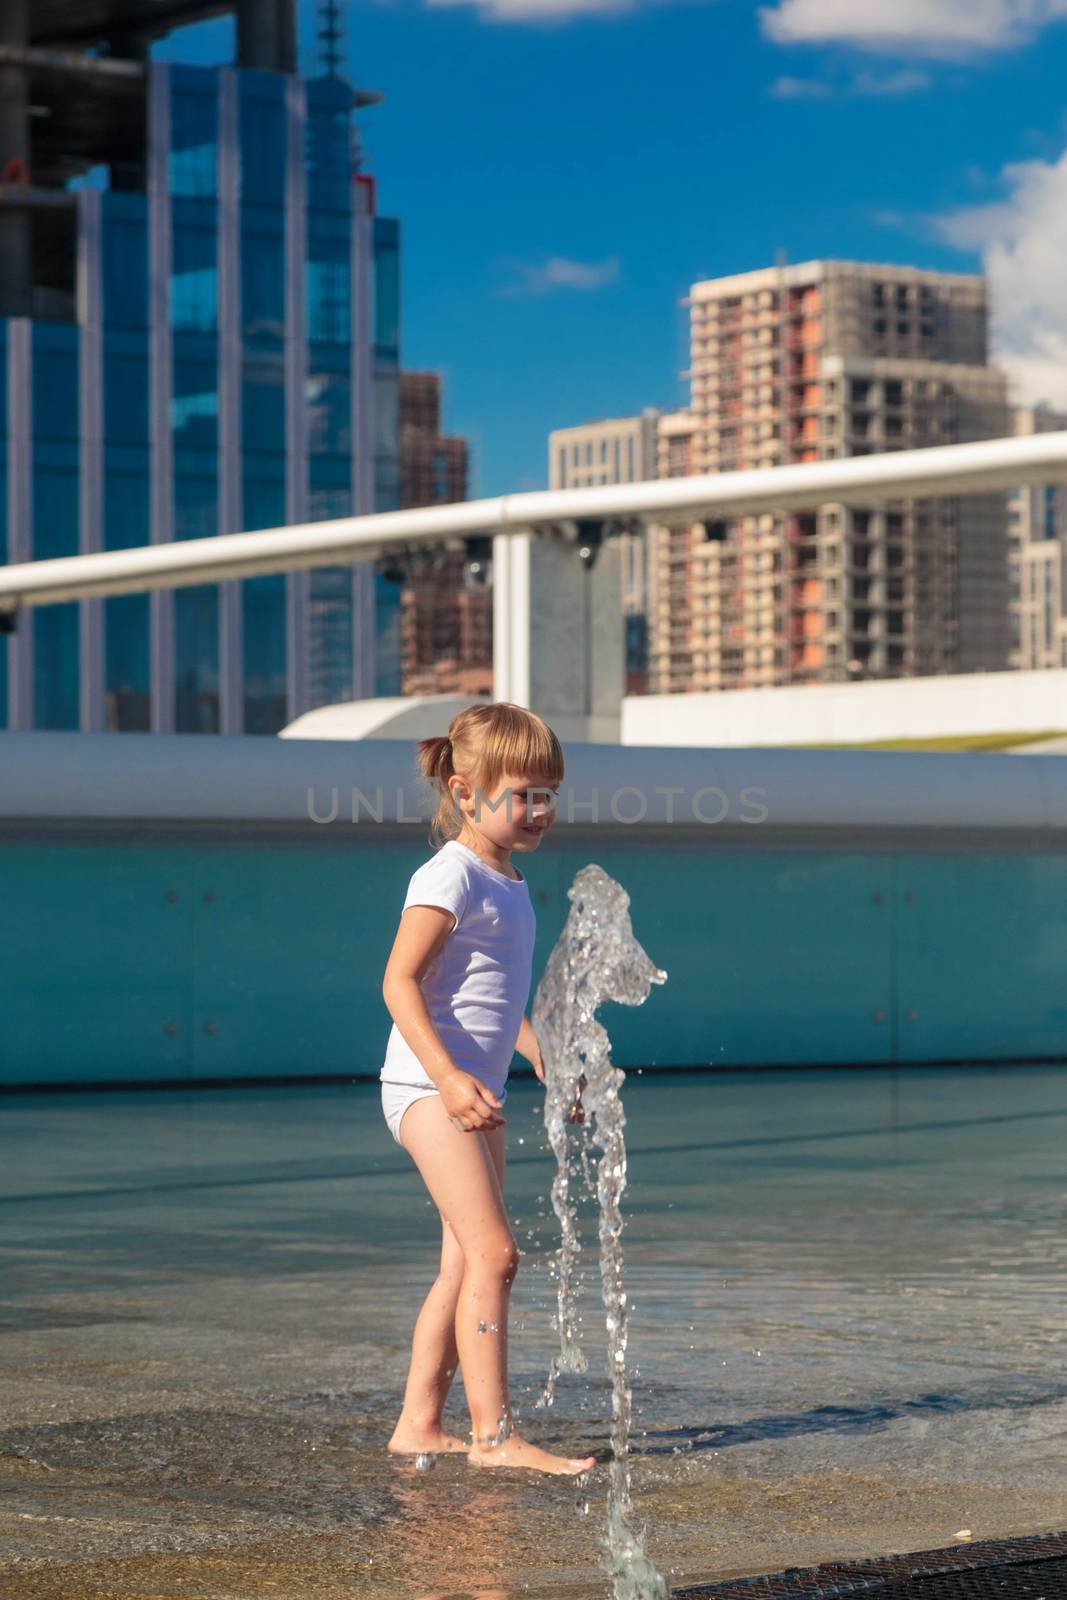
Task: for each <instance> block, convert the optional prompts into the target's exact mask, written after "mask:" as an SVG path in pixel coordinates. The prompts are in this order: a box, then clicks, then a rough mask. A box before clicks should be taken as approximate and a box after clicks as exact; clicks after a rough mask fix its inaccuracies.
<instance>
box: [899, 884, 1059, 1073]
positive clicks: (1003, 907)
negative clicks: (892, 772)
mask: <svg viewBox="0 0 1067 1600" xmlns="http://www.w3.org/2000/svg"><path fill="white" fill-rule="evenodd" d="M893 867H894V873H895V900H896V917H897V923H898V928H899V937H898V940H897V952H898V954H897V961H898V982H897V1016H898V1023H897V1033H898V1039H899V1057H900V1059H901V1060H902V1061H938V1060H946V1061H955V1060H975V1061H980V1060H990V1059H1001V1060H1016V1059H1019V1058H1021V1057H1023V1056H1030V1057H1031V1058H1035V1057H1040V1056H1045V1057H1056V1056H1060V1055H1063V1056H1067V915H1065V907H1067V856H1061V855H1025V854H1019V855H1012V856H992V855H990V856H987V855H967V854H963V853H959V854H954V855H944V856H902V857H900V858H899V859H897V860H895V861H894V863H893Z"/></svg>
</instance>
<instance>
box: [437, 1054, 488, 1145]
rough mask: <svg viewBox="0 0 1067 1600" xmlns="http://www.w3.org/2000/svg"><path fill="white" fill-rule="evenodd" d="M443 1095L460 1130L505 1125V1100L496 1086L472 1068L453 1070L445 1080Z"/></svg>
mask: <svg viewBox="0 0 1067 1600" xmlns="http://www.w3.org/2000/svg"><path fill="white" fill-rule="evenodd" d="M441 1099H442V1100H443V1101H444V1103H445V1110H446V1111H447V1112H448V1115H449V1117H450V1118H451V1121H452V1126H453V1127H454V1128H457V1129H458V1130H459V1132H460V1133H478V1132H480V1131H481V1130H483V1129H485V1130H489V1129H491V1128H502V1127H503V1126H504V1118H503V1117H502V1116H500V1114H499V1113H500V1109H501V1102H500V1101H499V1100H498V1099H497V1097H496V1095H495V1094H494V1093H493V1091H492V1089H487V1088H486V1086H485V1084H484V1083H481V1082H480V1081H479V1080H478V1079H477V1078H476V1077H474V1075H473V1074H472V1073H470V1072H461V1071H460V1070H459V1069H458V1068H457V1070H456V1071H455V1072H453V1073H451V1074H450V1075H449V1076H448V1077H447V1078H446V1079H445V1081H444V1083H442V1084H441Z"/></svg>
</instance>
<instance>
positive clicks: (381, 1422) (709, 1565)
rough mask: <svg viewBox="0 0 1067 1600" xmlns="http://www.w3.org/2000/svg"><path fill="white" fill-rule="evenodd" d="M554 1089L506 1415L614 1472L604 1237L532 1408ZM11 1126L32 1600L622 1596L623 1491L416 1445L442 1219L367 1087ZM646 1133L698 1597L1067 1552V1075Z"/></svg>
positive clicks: (674, 1505) (1, 1440)
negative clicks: (603, 1542) (612, 1519)
mask: <svg viewBox="0 0 1067 1600" xmlns="http://www.w3.org/2000/svg"><path fill="white" fill-rule="evenodd" d="M540 1093H541V1091H540V1090H539V1089H538V1088H537V1087H536V1086H535V1085H534V1084H533V1083H532V1082H525V1081H521V1080H519V1081H516V1082H514V1083H513V1086H512V1091H511V1094H510V1096H509V1101H508V1114H509V1116H508V1120H509V1174H508V1190H509V1196H510V1203H511V1208H512V1213H513V1218H514V1221H515V1224H516V1229H517V1233H518V1237H519V1240H520V1244H521V1245H522V1247H523V1249H524V1251H525V1252H526V1254H525V1257H524V1260H523V1263H522V1266H521V1268H520V1272H519V1278H518V1281H517V1283H516V1288H515V1300H514V1309H513V1337H512V1342H511V1351H512V1366H513V1374H514V1394H515V1399H516V1401H517V1404H518V1409H519V1414H520V1423H521V1425H522V1426H523V1427H524V1428H525V1430H526V1431H528V1432H529V1434H530V1435H531V1437H535V1438H537V1439H538V1440H539V1441H541V1442H544V1443H546V1444H548V1445H550V1446H551V1447H553V1448H556V1449H559V1450H563V1451H566V1453H568V1454H573V1453H577V1452H578V1451H579V1449H580V1448H581V1449H586V1448H588V1449H592V1450H594V1451H596V1452H597V1453H598V1454H600V1455H601V1456H603V1453H604V1451H605V1449H606V1446H607V1438H608V1421H609V1416H610V1399H609V1389H608V1380H607V1373H606V1368H605V1363H604V1362H603V1361H602V1359H601V1353H602V1350H603V1328H602V1323H600V1324H599V1329H600V1337H599V1339H598V1337H597V1329H598V1316H599V1317H602V1315H603V1313H602V1310H601V1309H600V1308H599V1298H598V1284H597V1281H596V1260H595V1250H594V1249H593V1248H592V1246H593V1245H594V1238H593V1234H592V1232H591V1231H590V1224H591V1220H592V1219H591V1216H590V1215H589V1214H588V1213H587V1214H586V1215H585V1221H584V1225H585V1228H586V1237H587V1239H588V1241H589V1245H590V1249H589V1250H588V1252H587V1257H588V1259H587V1265H586V1274H587V1283H586V1289H585V1293H584V1297H583V1317H584V1319H585V1320H584V1324H583V1325H584V1326H585V1327H586V1328H587V1329H588V1332H587V1334H586V1348H587V1352H588V1354H589V1356H590V1371H589V1374H588V1375H587V1376H586V1377H584V1378H573V1377H564V1378H563V1379H561V1382H560V1387H559V1392H558V1395H557V1400H556V1404H555V1406H554V1407H553V1410H552V1411H551V1412H549V1413H548V1414H547V1415H546V1414H545V1413H543V1412H537V1411H535V1410H534V1406H533V1402H534V1400H535V1398H536V1396H537V1394H538V1393H539V1392H540V1387H541V1384H542V1382H543V1380H544V1376H545V1372H546V1371H547V1363H548V1359H549V1356H550V1355H551V1352H552V1350H553V1348H554V1344H553V1336H552V1332H551V1328H550V1326H549V1317H550V1314H551V1310H552V1307H553V1303H554V1296H553V1291H552V1284H551V1281H550V1278H549V1274H548V1271H547V1260H548V1251H549V1249H550V1247H551V1246H552V1244H553V1243H554V1238H555V1235H554V1218H553V1217H552V1215H551V1208H550V1206H549V1204H548V1202H547V1186H548V1182H549V1181H550V1178H551V1171H552V1167H551V1163H550V1162H549V1160H548V1159H547V1157H546V1155H545V1154H544V1151H543V1149H542V1148H541V1135H540V1121H539V1100H538V1098H537V1097H538V1095H539V1094H540ZM0 1107H2V1117H0V1488H2V1491H3V1492H2V1495H0V1597H3V1600H7V1597H8V1596H11V1597H15V1596H18V1597H19V1600H22V1597H25V1600H38V1597H39V1600H60V1597H63V1600H68V1597H70V1600H73V1597H75V1596H77V1597H82V1596H84V1597H86V1600H90V1597H104V1596H108V1597H115V1600H118V1597H122V1600H132V1597H134V1596H137V1597H142V1596H143V1597H148V1596H151V1597H153V1600H155V1597H163V1596H167V1597H169V1596H203V1597H208V1596H210V1597H211V1600H246V1597H252V1596H261V1595H279V1596H285V1597H287V1600H334V1597H338V1600H340V1597H342V1596H343V1597H344V1600H356V1597H359V1600H364V1597H366V1600H431V1597H435V1600H436V1597H441V1600H445V1597H448V1600H455V1597H457V1596H466V1595H477V1596H479V1600H505V1597H506V1600H511V1597H513V1596H519V1595H522V1596H527V1597H532V1600H537V1597H544V1600H604V1597H605V1596H606V1595H607V1592H608V1585H607V1580H606V1578H605V1576H604V1574H603V1572H602V1571H601V1570H600V1568H599V1566H598V1561H599V1555H600V1552H599V1549H598V1545H597V1540H598V1538H599V1530H600V1527H601V1525H602V1523H603V1509H604V1495H605V1490H606V1469H605V1468H604V1467H603V1466H600V1467H598V1468H597V1469H596V1471H595V1472H594V1473H593V1474H592V1476H591V1480H590V1482H589V1484H588V1485H587V1486H586V1487H585V1488H584V1489H583V1488H580V1487H578V1486H576V1485H575V1484H574V1483H573V1482H568V1481H567V1480H560V1479H552V1480H549V1479H544V1480H541V1479H537V1478H534V1477H532V1476H526V1475H520V1474H510V1473H509V1474H504V1473H501V1474H496V1473H491V1474H490V1473H486V1472H484V1471H478V1470H476V1469H473V1468H470V1467H468V1465H467V1463H466V1461H465V1460H464V1458H463V1457H461V1456H460V1457H455V1456H453V1457H441V1458H439V1459H438V1460H437V1462H436V1464H435V1466H434V1467H433V1469H432V1470H431V1471H429V1472H416V1471H415V1470H414V1466H413V1464H412V1463H409V1462H404V1461H396V1460H394V1459H393V1458H391V1457H389V1456H388V1455H387V1453H386V1451H385V1443H386V1440H387V1439H388V1437H389V1433H390V1431H391V1428H392V1424H393V1421H394V1418H395V1413H396V1409H397V1407H398V1404H399V1396H400V1392H401V1389H402V1385H403V1378H404V1373H405V1370H406V1360H407V1341H408V1338H409V1336H410V1330H411V1325H412V1322H413V1318H414V1315H415V1312H416V1310H417V1308H418V1305H419V1303H420V1300H421V1297H422V1294H423V1293H424V1291H425V1288H426V1287H427V1286H428V1284H429V1281H430V1279H431V1278H432V1276H433V1273H434V1270H435V1266H436V1253H437V1244H438V1225H437V1219H436V1215H435V1214H434V1213H432V1211H431V1209H430V1208H429V1206H428V1205H427V1203H426V1200H425V1195H424V1193H423V1191H422V1190H421V1185H420V1183H419V1180H418V1178H417V1176H416V1175H415V1173H414V1169H413V1168H411V1167H410V1165H409V1164H408V1162H407V1158H406V1157H405V1156H404V1155H403V1153H402V1152H400V1151H399V1150H398V1149H397V1147H396V1146H395V1145H394V1144H393V1142H392V1140H391V1139H390V1138H389V1136H388V1133H387V1132H386V1130H385V1127H384V1124H383V1123H382V1121H381V1115H380V1111H379V1109H378V1099H377V1090H376V1086H375V1085H373V1084H353V1085H346V1086H343V1087H307V1088H301V1089H273V1090H265V1089H248V1090H215V1091H191V1092H184V1093H182V1092H176V1091H175V1092H147V1093H139V1094H134V1093H122V1094H117V1095H90V1094H77V1095H76V1094H70V1095H42V1096H12V1097H9V1098H5V1099H4V1100H2V1101H0ZM627 1111H628V1123H629V1126H628V1135H629V1138H628V1142H629V1147H630V1160H631V1165H630V1187H629V1189H628V1192H627V1200H628V1204H629V1218H630V1220H629V1223H628V1226H627V1230H626V1234H625V1236H624V1237H625V1242H626V1259H627V1275H628V1287H629V1291H630V1297H631V1308H632V1320H631V1339H632V1343H631V1352H630V1353H631V1360H632V1367H631V1370H632V1371H633V1372H634V1396H635V1425H636V1436H635V1440H634V1449H635V1457H634V1502H635V1507H636V1511H637V1515H638V1519H639V1521H642V1522H643V1523H644V1524H645V1526H646V1528H647V1547H648V1550H649V1554H650V1555H651V1556H652V1558H653V1559H654V1560H655V1562H656V1564H657V1566H659V1568H660V1570H661V1571H663V1572H665V1573H667V1574H668V1575H669V1577H670V1581H671V1583H672V1584H673V1585H675V1586H679V1587H680V1586H682V1585H683V1584H686V1583H697V1582H699V1581H700V1580H703V1579H708V1580H713V1579H717V1578H723V1577H728V1576H732V1575H735V1574H739V1573H745V1572H756V1571H776V1570H780V1569H781V1568H783V1567H786V1566H792V1565H806V1564H810V1563H812V1562H816V1561H821V1560H828V1559H830V1558H832V1557H848V1556H862V1555H874V1554H878V1553H881V1552H885V1551H890V1550H904V1549H919V1548H924V1547H930V1546H935V1545H941V1544H945V1543H948V1542H950V1541H951V1540H952V1538H953V1536H954V1535H955V1533H956V1531H957V1530H958V1529H960V1528H969V1529H971V1530H972V1533H973V1536H974V1538H975V1539H982V1538H988V1537H996V1536H1007V1535H1011V1534H1019V1533H1027V1532H1035V1531H1039V1530H1041V1529H1046V1528H1047V1529H1051V1528H1058V1527H1063V1526H1064V1525H1065V1524H1067V1457H1065V1454H1064V1451H1063V1438H1064V1433H1065V1430H1067V1364H1065V1362H1064V1354H1065V1351H1064V1345H1065V1319H1064V1314H1063V1303H1064V1293H1063V1286H1064V1281H1065V1268H1067V1227H1065V1223H1067V1175H1065V1171H1064V1160H1063V1155H1062V1147H1063V1142H1064V1128H1065V1127H1067V1075H1065V1074H1063V1073H1061V1071H1060V1070H1058V1069H1055V1068H1040V1069H1037V1068H1017V1069H1004V1068H1000V1069H996V1070H986V1069H976V1070H961V1069H958V1070H953V1071H944V1072H940V1071H936V1072H935V1071H927V1070H919V1071H910V1072H908V1073H905V1074H900V1075H897V1074H893V1073H891V1072H888V1071H870V1070H868V1071H865V1072H856V1073H851V1072H826V1073H814V1072H797V1073H790V1074H754V1075H751V1076H746V1075H743V1074H725V1075H717V1076H709V1077H687V1076H683V1075H673V1074H672V1075H668V1076H665V1077H660V1078H656V1077H653V1075H652V1074H650V1073H649V1074H644V1075H640V1076H639V1075H637V1074H632V1075H631V1078H630V1081H629V1083H628V1085H627ZM520 1141H521V1143H520ZM449 1418H450V1421H451V1422H452V1423H453V1424H454V1425H455V1427H456V1428H457V1429H458V1430H460V1431H462V1430H463V1428H464V1423H465V1419H464V1412H463V1405H462V1391H461V1390H459V1389H457V1391H456V1393H455V1395H454V1397H453V1400H452V1402H451V1403H450V1409H449ZM582 1502H588V1511H587V1512H585V1513H584V1514H583V1512H582V1509H581V1506H582Z"/></svg>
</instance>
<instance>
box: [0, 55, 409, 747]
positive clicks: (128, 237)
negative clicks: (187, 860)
mask: <svg viewBox="0 0 1067 1600" xmlns="http://www.w3.org/2000/svg"><path fill="white" fill-rule="evenodd" d="M351 107H352V90H351V87H350V86H348V85H346V84H344V83H343V82H342V81H341V80H339V79H335V78H323V79H317V80H308V81H305V80H300V79H296V78H292V77H289V76H288V75H286V74H282V73H273V72H259V71H250V70H240V71H238V70H234V69H230V68H222V69H218V68H199V67H191V66H176V65H169V66H168V65H162V64H160V63H153V64H152V66H151V68H150V92H149V109H148V163H147V171H148V182H147V185H146V191H145V192H139V191H136V190H131V189H121V190H111V189H104V190H103V191H102V192H99V193H97V194H94V195H92V196H91V197H89V196H86V195H84V194H83V195H79V197H78V199H79V202H85V203H84V204H81V205H80V209H79V218H80V226H81V228H82V234H81V238H80V253H81V258H82V262H83V272H82V275H81V288H80V291H79V297H78V310H77V320H76V321H75V322H72V323H56V322H50V323H47V324H45V323H41V324H31V325H30V330H31V334H30V340H29V346H28V349H29V355H28V357H27V356H26V355H25V354H24V353H23V354H21V355H18V354H17V355H16V357H12V356H11V355H10V351H11V347H12V342H13V341H12V336H11V328H13V327H15V324H13V323H12V324H10V325H8V324H3V323H2V322H0V356H2V366H3V371H2V373H0V395H2V396H3V397H4V399H5V400H6V397H7V394H8V389H9V382H10V378H9V372H10V370H14V369H11V368H10V362H11V360H22V361H23V362H25V361H26V360H27V359H28V362H29V367H30V382H29V384H28V387H27V393H28V395H29V397H30V398H29V399H28V401H27V402H25V403H22V402H20V403H19V404H16V406H15V412H16V413H17V414H16V415H14V416H11V415H8V414H7V411H6V408H5V410H4V415H3V420H2V425H0V468H2V470H3V479H4V484H3V489H4V492H0V518H2V519H3V520H0V539H2V542H0V558H2V559H6V560H21V559H46V558H48V557H50V556H56V555H73V554H77V553H78V552H79V551H90V550H96V549H101V550H108V549H119V548H124V547H128V546H133V545H144V544H147V543H149V542H161V541H166V540H171V539H175V540H177V539H201V538H206V537H210V536H212V535H214V534H216V533H220V532H221V533H228V532H238V531H241V530H253V529H259V528H268V527H277V526H282V525H284V524H286V523H289V524H294V523H295V524H299V523H303V522H310V521H316V520H321V519H324V518H332V517H338V516H345V515H350V514H352V513H353V512H356V511H370V510H373V509H393V508H394V507H395V506H396V505H397V503H398V488H399V472H398V442H397V440H398V418H397V371H398V368H399V238H398V229H397V226H396V224H395V223H392V222H389V221H387V220H385V219H379V218H374V217H371V216H370V215H369V210H368V198H367V197H368V193H369V188H368V186H367V185H366V184H365V183H363V182H360V183H357V182H355V181H354V173H353V164H352V130H351ZM90 223H92V226H90ZM20 338H22V339H23V340H24V335H22V334H19V333H16V334H15V336H14V343H15V345H16V346H19V340H20ZM19 349H21V346H19ZM14 390H20V385H19V384H18V383H15V385H14ZM13 462H14V465H12V463H13ZM12 471H13V472H14V473H15V478H16V480H17V483H18V484H19V485H23V486H24V487H23V488H19V489H18V490H17V491H13V492H12V494H9V493H8V492H7V483H8V478H9V475H10V473H11V472H12ZM20 496H21V499H20ZM22 504H25V506H26V507H27V508H28V515H27V516H26V517H25V518H19V519H17V520H18V521H19V526H20V533H19V536H18V538H16V539H15V540H11V541H9V539H8V529H7V527H6V520H7V513H8V510H9V507H11V506H16V505H22ZM23 521H24V522H25V524H26V526H25V529H23V528H22V523H23ZM362 581H363V583H364V585H365V582H366V575H365V574H364V576H363V579H362ZM359 592H361V593H365V592H366V590H365V587H364V589H363V590H361V591H359ZM374 592H375V601H374V605H373V607H371V610H372V611H373V613H374V615H375V617H376V619H377V621H378V624H379V626H382V627H383V628H384V629H385V633H386V641H388V640H389V639H390V638H391V637H392V635H393V634H394V633H395V626H394V625H393V619H392V617H391V609H392V606H393V605H394V604H395V602H396V600H397V599H398V591H397V586H395V585H392V584H390V583H388V582H387V581H386V580H383V579H381V578H380V577H377V576H374ZM367 613H368V608H367V605H366V603H365V602H361V603H360V604H359V605H357V583H356V574H355V571H354V569H353V566H351V565H348V566H338V567H331V568H323V569H318V570H314V571H310V572H306V573H287V574H278V575H269V576H264V577H260V578H254V579H248V580H244V581H242V582H231V583H222V584H204V585H198V586H195V587H188V588H184V589H175V590H173V591H161V592H159V593H157V594H153V595H148V594H131V595H123V596H115V597H109V598H107V599H106V600H104V601H102V602H82V603H81V604H80V605H78V604H73V605H68V606H61V607H41V608H36V609H35V610H33V611H31V612H30V613H29V614H28V615H27V616H25V617H23V618H21V619H20V620H19V625H18V631H17V633H16V635H15V636H13V639H12V641H10V642H4V641H0V726H4V725H11V726H21V727H38V728H76V727H78V726H82V727H86V728H96V729H107V730H112V731H115V732H122V731H146V730H149V731H176V732H190V733H217V732H229V733H263V734H273V733H276V732H277V731H278V729H279V728H281V727H282V726H284V724H285V723H287V722H288V721H290V720H291V719H292V718H293V717H295V716H298V715H300V713H301V712H303V711H305V710H308V709H310V708H311V707H313V706H315V705H319V704H324V703H329V702H332V701H336V700H340V699H347V698H351V697H352V696H353V695H354V694H366V693H388V692H395V691H394V683H395V682H396V681H398V678H397V671H396V668H395V666H394V662H393V659H392V657H393V656H394V655H395V654H396V652H395V651H394V650H393V648H392V647H388V648H387V649H386V651H385V652H384V653H383V652H382V651H381V650H379V651H378V652H377V654H376V658H375V659H376V665H375V669H374V673H373V682H369V681H368V678H367V671H366V659H367V652H366V648H365V645H366V641H365V640H361V639H359V638H358V637H357V632H358V627H359V620H358V619H359V617H365V616H367ZM27 633H28V635H29V643H23V642H22V640H23V638H25V636H26V635H27ZM13 652H22V654H21V655H19V656H18V658H17V662H16V663H15V665H14V666H13V665H12V661H11V660H9V656H12V654H13ZM397 659H398V658H397ZM361 660H362V662H363V663H364V665H363V667H362V669H361V668H360V666H359V663H360V661H361ZM361 674H362V675H361ZM9 711H10V712H11V713H12V714H11V715H10V716H9Z"/></svg>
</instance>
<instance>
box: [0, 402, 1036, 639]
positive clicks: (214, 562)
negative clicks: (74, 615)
mask: <svg viewBox="0 0 1067 1600" xmlns="http://www.w3.org/2000/svg"><path fill="white" fill-rule="evenodd" d="M1064 481H1067V432H1062V433H1039V434H1031V435H1027V436H1025V437H1022V438H1012V439H983V440H979V441H977V442H975V443H972V444H953V445H939V446H936V447H933V448H930V449H923V450H900V451H892V452H886V453H883V454H880V455H871V456H853V457H847V458H845V459H844V460H840V461H818V462H810V463H805V464H803V465H797V466H785V467H767V468H762V469H758V470H749V471H744V472H722V473H711V474H708V475H706V476H702V477H685V478H652V479H648V480H647V481H645V482H642V483H625V484H611V485H604V486H602V487H598V488H592V489H548V490H539V491H536V492H534V493H528V494H510V495H503V496H500V497H498V498H496V499H492V500H469V501H462V502H460V503H457V504H454V505H446V506H430V507H427V508H425V509H422V510H414V511H389V512H381V513H375V514H372V515H369V516H359V517H339V518H337V519H336V520H335V521H330V522H311V523H304V524H302V525H300V526H296V527H287V528H271V529H266V530H264V531H262V532H257V533H229V534H218V535H215V536H213V537H210V538H207V539H187V540H180V541H177V542H175V543H168V544H153V545H145V546H141V547H135V548H132V549H124V550H108V551H101V552H99V553H94V554H92V555H82V556H63V557H59V558H57V559H54V560H51V561H27V562H20V563H17V564H15V565H12V566H7V567H0V613H7V614H8V615H10V614H11V613H12V612H15V611H18V610H19V609H20V608H21V607H30V606H41V605H59V604H62V603H63V602H66V601H70V600H82V599H88V598H92V597H96V596H101V595H111V594H131V593H136V592H141V591H145V590H149V589H177V588H183V587H186V586H188V585H190V584H197V583H210V582H220V581H222V580H224V579H231V578H250V577H256V576H259V575H260V574H263V573H270V572H291V571H297V570H299V569H307V568H311V567H327V566H336V565H338V564H341V563H344V562H349V561H369V560H373V559H374V558H376V557H378V556H382V555H385V554H387V553H388V552H389V551H391V550H397V549H404V548H417V547H420V546H424V545H434V544H440V543H442V542H448V541H452V542H455V541H461V540H463V539H464V538H465V537H469V536H471V535H476V534H482V535H485V534H513V533H523V532H530V531H533V532H538V533H539V532H543V531H548V530H553V529H560V528H562V529H564V530H570V531H571V532H579V531H580V530H577V529H576V524H580V523H582V522H599V523H606V524H609V525H611V524H615V525H622V526H626V525H630V526H632V525H634V524H635V523H640V522H659V523H664V522H666V523H672V522H686V521H693V522H696V521H704V520H715V521H721V520H724V519H727V518H731V517H739V516H750V515H758V514H760V513H762V512H770V511H805V510H811V509H813V508H814V507H817V506H820V505H857V506H867V505H878V504H881V503H884V502H885V501H887V500H904V499H912V498H927V497H932V496H936V495H965V494H982V493H986V492H993V491H995V490H1000V489H1012V488H1016V487H1019V486H1022V485H1024V484H1033V483H1054V482H1064Z"/></svg>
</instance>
